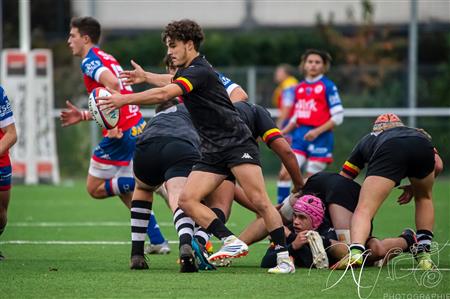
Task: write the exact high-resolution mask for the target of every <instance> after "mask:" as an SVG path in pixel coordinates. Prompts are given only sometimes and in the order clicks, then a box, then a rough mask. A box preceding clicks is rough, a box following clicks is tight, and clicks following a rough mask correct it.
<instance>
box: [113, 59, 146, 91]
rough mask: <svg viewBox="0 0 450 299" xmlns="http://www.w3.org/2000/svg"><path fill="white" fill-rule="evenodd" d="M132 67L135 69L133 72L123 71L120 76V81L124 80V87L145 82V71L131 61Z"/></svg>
mask: <svg viewBox="0 0 450 299" xmlns="http://www.w3.org/2000/svg"><path fill="white" fill-rule="evenodd" d="M131 65H132V66H133V67H134V70H132V71H123V72H121V73H120V74H119V79H120V80H122V82H123V84H124V85H133V84H138V83H142V82H145V71H144V69H143V68H142V67H141V66H140V65H139V64H137V63H136V62H134V61H133V60H131Z"/></svg>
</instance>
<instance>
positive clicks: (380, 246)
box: [366, 229, 417, 264]
mask: <svg viewBox="0 0 450 299" xmlns="http://www.w3.org/2000/svg"><path fill="white" fill-rule="evenodd" d="M416 241H417V239H416V236H415V233H414V231H412V230H411V229H405V230H404V231H403V232H402V234H401V235H400V236H399V237H396V238H385V239H382V240H379V239H377V238H370V239H369V240H368V241H367V243H366V247H367V248H368V249H370V255H369V256H368V258H367V262H368V263H369V264H371V263H373V262H376V261H379V260H383V263H382V264H386V263H387V262H388V261H389V260H391V259H392V258H394V257H396V256H397V255H399V254H400V253H402V252H409V249H410V248H412V247H413V246H414V245H415V244H416Z"/></svg>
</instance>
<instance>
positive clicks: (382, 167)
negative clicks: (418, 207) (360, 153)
mask: <svg viewBox="0 0 450 299" xmlns="http://www.w3.org/2000/svg"><path fill="white" fill-rule="evenodd" d="M433 169H434V149H433V145H432V144H431V142H430V141H428V140H427V139H425V138H421V137H414V136H411V137H402V138H393V139H390V140H388V141H386V142H385V143H383V144H382V145H381V146H380V148H379V149H378V150H377V151H376V152H375V154H374V155H373V157H372V158H371V159H370V161H369V165H368V167H367V175H366V176H381V177H385V178H388V179H391V180H393V181H394V182H395V184H396V185H398V184H400V181H401V180H402V179H403V178H405V177H411V178H417V179H423V178H424V177H426V176H427V175H429V174H430V173H431V172H432V171H433Z"/></svg>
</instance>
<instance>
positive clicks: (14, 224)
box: [8, 221, 236, 227]
mask: <svg viewBox="0 0 450 299" xmlns="http://www.w3.org/2000/svg"><path fill="white" fill-rule="evenodd" d="M158 225H159V226H160V227H172V226H173V223H172V222H158ZM8 226H9V227H92V226H128V227H129V226H130V222H119V221H96V222H93V221H84V222H11V223H8ZM227 226H231V227H233V226H236V223H233V222H231V223H227Z"/></svg>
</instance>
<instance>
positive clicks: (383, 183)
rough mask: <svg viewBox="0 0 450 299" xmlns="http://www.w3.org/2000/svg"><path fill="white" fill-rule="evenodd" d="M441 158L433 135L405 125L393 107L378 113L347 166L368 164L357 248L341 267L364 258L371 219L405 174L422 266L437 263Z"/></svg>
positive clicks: (350, 171) (346, 171)
mask: <svg viewBox="0 0 450 299" xmlns="http://www.w3.org/2000/svg"><path fill="white" fill-rule="evenodd" d="M440 161H441V160H440V158H439V155H437V153H436V152H435V149H434V147H433V145H432V144H431V141H430V138H429V135H428V136H427V134H424V133H423V132H421V131H419V130H418V129H415V128H409V127H406V126H404V124H403V123H402V121H401V120H400V118H399V117H398V116H397V115H395V114H392V113H387V114H383V115H380V116H379V117H378V118H377V119H376V121H375V123H374V126H373V131H372V132H371V133H370V134H368V135H366V136H365V137H363V138H362V139H361V140H360V141H359V142H358V144H357V145H356V147H355V148H354V149H353V151H352V153H351V155H350V158H349V159H348V160H347V161H346V162H345V164H344V166H343V169H342V174H343V175H346V176H348V177H349V178H355V177H356V176H357V175H358V173H359V172H360V170H361V169H362V168H364V166H365V164H366V163H367V164H368V166H367V174H366V178H365V179H364V183H363V185H362V188H361V193H360V196H359V202H358V205H357V207H356V210H355V213H354V215H353V218H352V223H351V227H352V229H351V230H350V236H351V241H352V245H351V246H350V249H351V252H350V254H349V256H348V257H346V258H345V259H343V260H342V261H341V263H340V267H338V268H346V267H347V265H348V264H349V263H350V264H353V265H355V266H358V265H361V264H362V260H363V256H362V253H363V252H364V251H365V247H364V244H365V243H366V240H367V238H368V236H369V231H370V219H372V218H373V217H374V216H375V214H376V211H377V210H378V208H379V207H380V206H381V204H382V203H383V202H384V200H385V199H386V198H387V196H388V195H389V193H390V192H391V190H392V189H393V188H394V187H395V186H396V185H398V184H399V183H400V181H401V179H403V178H405V177H408V179H409V181H410V182H411V186H412V190H413V195H414V199H415V209H416V217H415V220H416V229H417V237H418V248H417V255H416V259H417V261H418V263H419V264H418V267H419V268H420V269H423V270H429V269H432V268H433V267H434V264H433V261H432V260H431V257H430V253H429V252H430V244H431V240H432V238H433V233H432V230H433V225H434V209H433V202H432V188H433V184H434V178H435V176H436V175H437V172H436V171H435V169H436V166H437V165H441V162H440ZM436 162H437V163H436ZM438 172H439V171H438Z"/></svg>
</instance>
